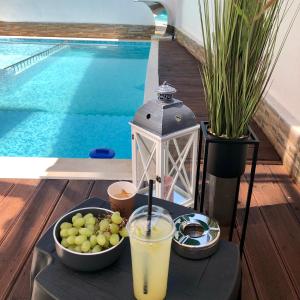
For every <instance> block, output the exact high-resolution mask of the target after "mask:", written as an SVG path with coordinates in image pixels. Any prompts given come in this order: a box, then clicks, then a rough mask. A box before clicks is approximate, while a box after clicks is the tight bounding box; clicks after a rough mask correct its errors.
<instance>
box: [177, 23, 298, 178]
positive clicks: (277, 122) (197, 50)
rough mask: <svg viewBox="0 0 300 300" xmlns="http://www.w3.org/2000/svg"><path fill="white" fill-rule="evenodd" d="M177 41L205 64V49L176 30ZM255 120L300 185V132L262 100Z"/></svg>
mask: <svg viewBox="0 0 300 300" xmlns="http://www.w3.org/2000/svg"><path fill="white" fill-rule="evenodd" d="M175 31H176V40H177V41H178V43H179V44H181V45H182V46H183V47H185V48H186V49H187V50H188V51H189V52H190V53H191V54H192V55H193V56H194V57H195V58H196V59H198V60H199V61H200V62H202V63H203V62H205V58H204V51H203V47H202V46H201V45H200V44H199V43H197V42H196V41H194V40H193V39H192V38H191V37H190V36H189V35H188V34H186V33H184V32H182V31H180V30H178V29H177V28H176V29H175ZM254 120H255V121H256V122H257V124H258V125H259V126H260V127H261V129H262V130H263V132H264V133H265V134H266V136H267V137H268V138H269V140H270V141H271V143H272V144H273V146H274V148H275V150H276V151H277V153H278V154H279V156H280V157H281V159H282V162H283V165H284V166H285V167H286V169H287V171H288V172H289V174H290V175H291V176H292V178H293V179H294V180H295V181H296V182H298V183H300V131H299V128H298V129H297V127H295V126H293V125H292V124H295V122H293V120H291V119H290V117H289V116H285V115H284V113H283V111H282V109H281V108H276V107H275V105H274V106H273V102H272V105H271V104H270V103H269V101H267V100H266V99H262V100H261V103H260V105H259V107H258V110H257V113H256V114H255V116H254Z"/></svg>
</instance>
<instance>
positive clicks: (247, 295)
mask: <svg viewBox="0 0 300 300" xmlns="http://www.w3.org/2000/svg"><path fill="white" fill-rule="evenodd" d="M227 238H228V237H227ZM233 242H234V243H237V244H239V243H240V238H239V236H238V233H237V231H236V230H234V233H233ZM257 299H258V297H257V294H256V291H255V287H254V283H253V279H252V276H251V274H250V270H249V267H248V264H247V260H246V257H245V256H244V255H243V257H242V293H241V299H239V300H257Z"/></svg>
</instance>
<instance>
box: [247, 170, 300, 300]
mask: <svg viewBox="0 0 300 300" xmlns="http://www.w3.org/2000/svg"><path fill="white" fill-rule="evenodd" d="M247 177H248V176H247ZM256 177H257V179H256V181H257V182H258V183H259V184H255V187H254V190H253V196H254V197H253V201H256V203H257V205H258V206H259V208H260V212H261V215H262V217H263V218H264V221H265V224H266V226H267V227H268V230H269V232H270V234H271V237H272V239H273V241H274V244H275V246H276V248H277V250H278V253H279V255H280V257H281V259H282V261H283V263H284V265H285V267H286V269H287V272H288V274H289V277H290V279H291V281H292V283H293V285H294V288H295V290H296V292H297V295H298V297H299V298H300V234H299V233H300V224H299V222H298V220H297V219H296V218H295V215H294V214H293V213H292V212H291V210H290V208H289V204H288V201H287V199H286V197H285V195H284V194H283V192H282V191H281V189H280V186H279V185H278V184H276V181H275V179H274V177H273V175H272V173H271V171H270V169H268V168H267V167H266V166H263V165H258V166H257V171H256ZM248 180H249V179H248ZM261 181H262V182H261ZM287 245H288V247H287Z"/></svg>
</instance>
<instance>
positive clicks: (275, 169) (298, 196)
mask: <svg viewBox="0 0 300 300" xmlns="http://www.w3.org/2000/svg"><path fill="white" fill-rule="evenodd" d="M268 168H269V169H270V171H271V172H272V174H273V178H274V182H276V184H278V186H279V187H280V189H281V191H282V192H283V193H284V195H285V197H286V200H287V202H288V203H289V205H290V207H291V211H292V213H293V214H295V216H296V218H297V219H298V222H300V187H299V185H297V184H295V183H294V182H293V180H292V179H291V178H290V177H289V176H288V174H287V172H286V170H285V167H284V166H282V165H269V166H268Z"/></svg>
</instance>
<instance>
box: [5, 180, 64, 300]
mask: <svg viewBox="0 0 300 300" xmlns="http://www.w3.org/2000/svg"><path fill="white" fill-rule="evenodd" d="M66 184H67V181H66V180H45V181H43V182H42V185H41V188H40V189H39V190H38V191H37V193H36V194H35V195H34V200H33V201H31V202H30V204H29V205H28V206H27V207H26V208H25V211H24V213H23V215H22V218H21V219H19V220H18V221H17V222H16V223H15V225H14V227H13V228H12V229H11V230H10V232H9V234H8V235H7V236H6V238H5V240H4V241H3V242H2V245H1V247H0V265H1V269H0V299H5V298H6V296H7V294H8V293H9V291H10V289H11V288H12V286H13V284H14V281H15V279H16V277H17V275H18V274H19V273H20V272H21V270H22V268H23V266H24V264H25V262H26V260H27V258H28V257H29V256H30V254H31V252H32V248H33V246H34V244H35V242H36V240H37V239H38V237H39V236H40V233H41V231H42V230H43V228H44V226H45V224H46V223H47V221H48V217H49V215H51V213H52V210H53V209H54V207H55V205H56V202H57V201H58V199H59V197H60V196H61V194H62V192H63V190H64V188H65V186H66ZM29 233H30V234H29Z"/></svg>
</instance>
